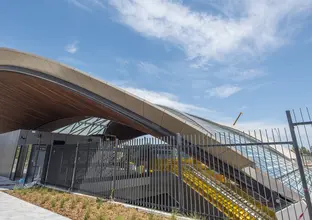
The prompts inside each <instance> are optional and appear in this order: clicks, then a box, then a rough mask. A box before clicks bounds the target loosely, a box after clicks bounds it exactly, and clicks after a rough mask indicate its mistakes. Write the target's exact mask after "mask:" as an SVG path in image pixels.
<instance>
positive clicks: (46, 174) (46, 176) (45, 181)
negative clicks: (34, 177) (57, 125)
mask: <svg viewBox="0 0 312 220" xmlns="http://www.w3.org/2000/svg"><path fill="white" fill-rule="evenodd" d="M51 142H52V141H51ZM52 151H53V143H51V147H50V152H49V158H48V164H47V167H46V173H45V177H44V185H46V184H47V180H48V174H49V168H50V162H51V156H52Z"/></svg>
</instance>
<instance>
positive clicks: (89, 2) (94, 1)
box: [68, 0, 105, 12]
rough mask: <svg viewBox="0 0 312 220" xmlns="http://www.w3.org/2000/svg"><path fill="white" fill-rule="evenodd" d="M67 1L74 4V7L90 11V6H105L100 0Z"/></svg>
mask: <svg viewBox="0 0 312 220" xmlns="http://www.w3.org/2000/svg"><path fill="white" fill-rule="evenodd" d="M68 2H69V3H71V4H73V5H75V6H76V7H78V8H80V9H83V10H85V11H89V12H91V11H92V9H91V7H92V6H95V7H100V8H105V6H104V4H103V3H102V1H101V0H68Z"/></svg>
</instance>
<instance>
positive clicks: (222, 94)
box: [207, 85, 242, 98]
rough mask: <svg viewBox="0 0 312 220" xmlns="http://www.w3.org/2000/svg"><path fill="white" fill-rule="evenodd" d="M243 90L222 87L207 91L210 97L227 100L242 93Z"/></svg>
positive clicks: (233, 87) (230, 86) (229, 86)
mask: <svg viewBox="0 0 312 220" xmlns="http://www.w3.org/2000/svg"><path fill="white" fill-rule="evenodd" d="M241 90H242V88H240V87H238V86H233V85H222V86H218V87H215V88H212V89H209V90H207V92H208V93H209V95H210V96H212V97H218V98H227V97H230V96H231V95H234V94H235V93H237V92H239V91H241Z"/></svg>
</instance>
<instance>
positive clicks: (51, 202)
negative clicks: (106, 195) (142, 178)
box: [6, 188, 176, 220]
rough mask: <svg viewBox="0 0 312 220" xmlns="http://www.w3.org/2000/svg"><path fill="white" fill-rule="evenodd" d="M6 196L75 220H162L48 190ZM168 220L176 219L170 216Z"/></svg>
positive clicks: (41, 189)
mask: <svg viewBox="0 0 312 220" xmlns="http://www.w3.org/2000/svg"><path fill="white" fill-rule="evenodd" d="M6 192H7V193H8V194H10V195H12V196H15V197H17V198H20V199H22V200H25V201H28V202H30V203H33V204H35V205H38V206H41V207H43V208H45V209H48V210H51V211H53V212H56V213H58V214H60V215H63V216H66V217H68V218H70V219H75V220H76V219H77V220H128V219H129V220H143V219H148V220H163V219H168V218H166V217H163V216H159V215H152V214H148V213H144V212H141V211H140V212H139V211H137V210H136V209H133V208H126V207H124V206H122V205H118V204H113V203H110V202H107V201H104V200H101V199H93V198H89V197H86V196H79V195H74V194H69V193H65V192H60V191H56V190H52V189H48V188H31V189H14V190H10V191H6ZM170 219H176V218H175V216H174V215H173V216H171V218H170Z"/></svg>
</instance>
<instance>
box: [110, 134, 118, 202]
mask: <svg viewBox="0 0 312 220" xmlns="http://www.w3.org/2000/svg"><path fill="white" fill-rule="evenodd" d="M114 147H115V148H114V170H113V183H112V191H111V199H114V194H115V187H116V168H117V167H116V166H117V150H118V139H117V138H116V140H115V146H114Z"/></svg>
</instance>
